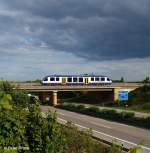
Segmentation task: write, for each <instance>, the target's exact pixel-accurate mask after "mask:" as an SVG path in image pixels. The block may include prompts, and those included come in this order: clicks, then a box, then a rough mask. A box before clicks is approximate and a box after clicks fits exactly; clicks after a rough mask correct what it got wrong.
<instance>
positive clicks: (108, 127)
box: [89, 121, 112, 129]
mask: <svg viewBox="0 0 150 153" xmlns="http://www.w3.org/2000/svg"><path fill="white" fill-rule="evenodd" d="M89 123H92V124H95V125H99V126H102V127H104V128H107V129H112V128H111V127H110V126H106V125H104V124H100V123H96V122H93V121H89Z"/></svg>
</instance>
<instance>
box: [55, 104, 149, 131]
mask: <svg viewBox="0 0 150 153" xmlns="http://www.w3.org/2000/svg"><path fill="white" fill-rule="evenodd" d="M57 108H62V109H66V110H69V111H73V112H78V113H81V114H86V115H90V116H94V117H98V118H103V119H108V120H112V121H117V122H121V123H126V124H129V125H134V126H138V127H144V128H147V129H150V117H147V118H140V117H136V116H135V114H134V113H133V112H126V111H122V112H117V111H116V110H111V109H99V108H98V107H93V106H92V107H85V106H84V105H75V104H59V105H58V106H57Z"/></svg>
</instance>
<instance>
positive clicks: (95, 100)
mask: <svg viewBox="0 0 150 153" xmlns="http://www.w3.org/2000/svg"><path fill="white" fill-rule="evenodd" d="M63 94H64V95H66V96H65V97H64V96H62V95H63ZM38 95H39V99H40V101H41V102H42V103H43V104H49V105H57V103H58V102H62V101H63V102H77V103H89V104H102V105H105V104H107V103H112V102H113V101H114V91H113V90H112V91H84V92H79V91H75V92H73V93H72V91H53V92H40V93H38Z"/></svg>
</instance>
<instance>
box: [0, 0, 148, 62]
mask: <svg viewBox="0 0 150 153" xmlns="http://www.w3.org/2000/svg"><path fill="white" fill-rule="evenodd" d="M2 8H3V10H9V11H10V12H7V13H6V14H5V15H3V14H2V15H0V22H1V23H2V24H0V26H2V29H3V30H0V31H1V32H2V31H3V32H4V29H5V31H7V32H8V33H10V35H13V34H14V35H15V38H16V40H14V41H13V42H17V41H19V42H20V43H23V44H24V43H29V44H32V45H35V46H38V45H39V46H40V45H41V44H42V43H44V44H46V46H47V47H50V48H53V49H54V50H55V51H65V52H71V53H73V54H75V55H77V56H81V57H84V58H87V59H91V60H115V59H128V58H145V57H150V51H149V49H150V1H149V0H142V1H141V0H132V1H131V0H126V1H121V0H92V1H91V0H82V1H80V0H61V1H58V0H57V1H56V0H26V1H21V0H5V1H4V0H3V1H2ZM11 11H12V12H16V14H15V13H14V16H13V15H11ZM6 29H7V30H6ZM20 38H21V39H20ZM12 39H13V38H12ZM11 44H12V43H10V45H11ZM13 45H15V43H13ZM7 46H9V44H7Z"/></svg>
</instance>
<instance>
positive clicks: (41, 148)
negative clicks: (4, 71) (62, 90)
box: [0, 82, 123, 153]
mask: <svg viewBox="0 0 150 153" xmlns="http://www.w3.org/2000/svg"><path fill="white" fill-rule="evenodd" d="M122 152H123V151H122V148H121V147H117V146H116V145H112V146H111V147H108V146H105V145H103V144H101V143H100V142H98V141H96V140H94V139H93V138H92V131H91V130H87V131H85V132H79V131H78V129H77V128H76V127H74V126H73V125H72V124H70V123H68V124H67V125H66V126H64V125H60V124H58V123H57V115H56V113H54V114H53V113H51V112H48V113H47V115H46V117H43V114H42V113H41V111H40V105H39V101H38V99H36V98H31V97H28V96H27V93H26V92H25V91H19V90H17V89H13V87H12V86H11V85H10V84H9V83H8V82H2V83H1V84H0V153H122Z"/></svg>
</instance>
